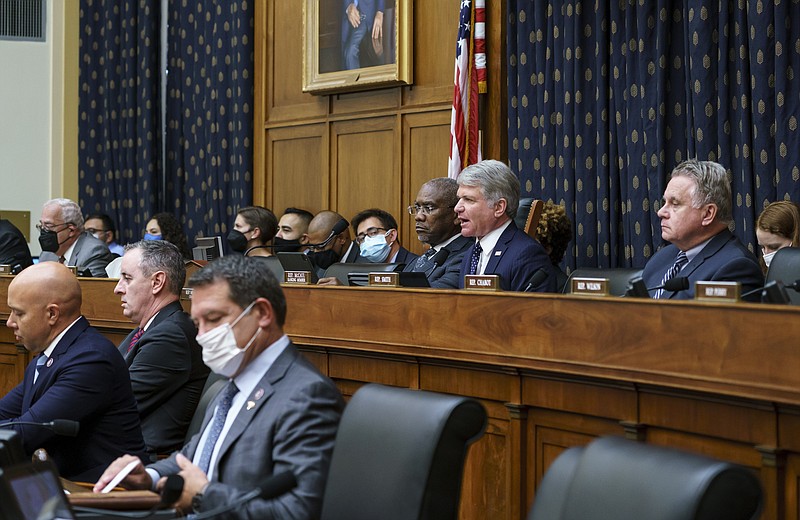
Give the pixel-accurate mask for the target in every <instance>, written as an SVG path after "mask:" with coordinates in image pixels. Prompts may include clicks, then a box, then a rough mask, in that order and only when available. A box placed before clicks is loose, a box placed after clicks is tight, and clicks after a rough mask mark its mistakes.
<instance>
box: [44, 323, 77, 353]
mask: <svg viewBox="0 0 800 520" xmlns="http://www.w3.org/2000/svg"><path fill="white" fill-rule="evenodd" d="M79 319H81V317H80V316H78V317H77V318H76V319H75V321H73V322H72V323H70V324H69V325H67V328H65V329H64V330H62V331H61V332H59V334H58V336H56V337H55V338H53V341H51V342H50V345H49V346H48V347H47V348H46V349H44V355H45V356H47V357H50V356H51V355H52V354H53V351H54V350H55V349H56V345H58V342H59V341H61V338H63V337H64V334H66V333H67V331H68V330H69V329H71V328H72V326H73V325H75V324H76V323H78V320H79Z"/></svg>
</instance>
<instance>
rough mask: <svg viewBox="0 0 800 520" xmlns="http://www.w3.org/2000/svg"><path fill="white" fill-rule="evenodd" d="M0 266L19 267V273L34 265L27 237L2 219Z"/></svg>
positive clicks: (0, 228)
mask: <svg viewBox="0 0 800 520" xmlns="http://www.w3.org/2000/svg"><path fill="white" fill-rule="evenodd" d="M0 264H8V265H10V266H11V267H12V268H13V267H14V266H16V265H19V266H20V267H19V271H21V270H23V269H25V268H26V267H28V266H29V265H33V259H32V258H31V250H30V249H28V242H26V241H25V236H24V235H23V234H22V231H20V230H19V229H17V227H16V226H14V224H12V223H11V222H9V221H8V220H6V219H0Z"/></svg>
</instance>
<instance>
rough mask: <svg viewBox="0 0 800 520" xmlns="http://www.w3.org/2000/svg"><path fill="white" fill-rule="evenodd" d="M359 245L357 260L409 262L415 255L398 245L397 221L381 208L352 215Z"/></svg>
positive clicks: (414, 258)
mask: <svg viewBox="0 0 800 520" xmlns="http://www.w3.org/2000/svg"><path fill="white" fill-rule="evenodd" d="M352 225H353V230H354V231H355V232H356V243H357V244H358V246H359V249H360V252H359V258H358V262H373V263H387V264H409V263H411V262H413V261H415V260H416V259H417V255H415V254H414V253H412V252H411V251H409V250H408V249H406V248H404V247H403V246H401V245H400V235H399V234H398V232H397V221H396V220H395V219H394V217H393V216H392V215H390V214H389V213H387V212H386V211H383V210H382V209H377V208H372V209H366V210H364V211H362V212H361V213H359V214H358V215H356V216H355V217H353V221H352Z"/></svg>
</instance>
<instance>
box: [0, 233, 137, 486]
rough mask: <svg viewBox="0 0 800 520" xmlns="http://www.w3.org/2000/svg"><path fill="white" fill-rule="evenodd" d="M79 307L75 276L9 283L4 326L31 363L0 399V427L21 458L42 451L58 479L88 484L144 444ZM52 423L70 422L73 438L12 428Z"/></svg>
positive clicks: (41, 273)
mask: <svg viewBox="0 0 800 520" xmlns="http://www.w3.org/2000/svg"><path fill="white" fill-rule="evenodd" d="M103 247H105V246H103ZM81 301H82V295H81V287H80V285H79V284H78V280H77V278H75V276H74V275H73V274H72V272H70V270H69V269H67V268H66V267H64V266H63V265H61V264H59V263H57V262H43V263H39V264H37V265H33V266H31V267H28V268H27V269H25V270H24V271H22V272H21V273H20V274H18V275H17V276H16V277H15V278H14V279H13V280H12V281H11V283H10V284H9V286H8V307H9V308H10V310H11V312H10V314H9V317H8V321H7V325H8V327H9V328H10V329H11V330H12V331H13V333H14V337H15V338H16V342H17V343H22V344H23V345H24V346H25V349H26V350H28V352H30V355H31V359H32V361H31V363H29V364H28V367H27V368H26V369H25V377H24V379H23V381H22V383H20V384H19V385H17V386H16V387H15V388H14V389H13V390H11V391H10V392H9V393H7V394H6V395H5V396H4V397H3V398H2V399H0V422H4V423H8V425H9V426H11V427H13V428H14V430H16V431H17V433H18V434H19V435H20V437H22V442H23V446H24V448H25V451H26V452H27V454H28V455H30V454H32V453H33V451H34V450H36V449H38V448H44V449H45V450H46V451H47V453H48V455H49V456H50V457H51V458H52V459H53V461H54V462H55V464H56V466H57V467H58V471H59V473H60V474H61V475H62V476H63V477H66V478H69V479H72V480H81V481H87V482H90V481H93V480H95V479H97V478H98V477H99V476H100V475H101V474H102V472H103V469H104V468H105V467H106V466H108V465H109V464H110V463H111V462H112V461H113V460H114V459H115V458H117V457H119V456H120V455H122V454H124V453H133V454H135V455H137V456H139V455H141V456H144V441H143V440H142V430H141V428H140V427H139V414H138V413H137V412H136V401H135V400H134V398H133V393H132V392H131V382H130V379H129V377H128V370H127V368H126V367H125V363H124V362H123V360H122V358H121V357H120V355H119V353H118V352H117V351H116V349H115V348H114V345H113V344H112V343H111V342H110V341H109V340H108V339H106V338H105V337H103V336H102V335H101V334H100V333H99V332H97V331H96V330H95V329H93V328H92V327H90V326H89V322H88V321H86V318H84V317H83V316H81ZM54 419H67V420H73V421H78V422H79V423H80V428H79V431H78V435H77V437H65V436H58V435H56V434H55V433H54V432H53V431H51V430H49V429H47V428H42V427H37V426H22V425H16V423H17V422H20V423H21V422H24V421H31V422H34V423H40V422H48V421H52V420H54Z"/></svg>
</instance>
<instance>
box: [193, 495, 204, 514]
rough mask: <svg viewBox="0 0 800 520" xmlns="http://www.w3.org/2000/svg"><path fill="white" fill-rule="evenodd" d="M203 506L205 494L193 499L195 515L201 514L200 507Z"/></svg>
mask: <svg viewBox="0 0 800 520" xmlns="http://www.w3.org/2000/svg"><path fill="white" fill-rule="evenodd" d="M202 505H203V492H202V491H201V492H200V493H197V494H196V495H195V496H193V497H192V511H194V512H195V513H198V512H200V507H201V506H202Z"/></svg>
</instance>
